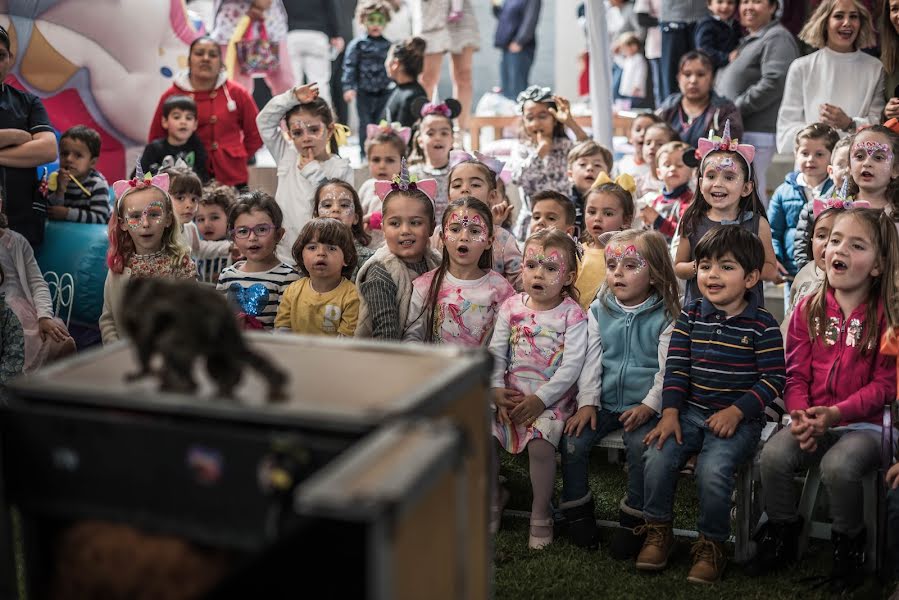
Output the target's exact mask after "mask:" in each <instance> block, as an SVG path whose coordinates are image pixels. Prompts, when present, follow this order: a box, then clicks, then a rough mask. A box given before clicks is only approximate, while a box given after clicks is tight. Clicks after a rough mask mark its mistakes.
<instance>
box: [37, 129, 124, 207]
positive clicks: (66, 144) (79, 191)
mask: <svg viewBox="0 0 899 600" xmlns="http://www.w3.org/2000/svg"><path fill="white" fill-rule="evenodd" d="M98 158H100V134H99V133H97V132H96V131H94V130H93V129H91V128H90V127H85V126H84V125H75V126H74V127H72V128H71V129H69V130H67V131H66V132H65V133H63V134H62V136H61V137H60V138H59V171H57V172H56V177H55V181H54V177H53V176H52V175H51V178H50V182H49V186H48V189H49V190H50V195H49V197H48V198H47V200H48V203H49V206H48V207H47V216H48V217H49V218H50V219H52V220H55V221H74V222H76V223H103V224H104V225H105V224H106V222H107V221H108V220H109V184H108V183H107V182H106V178H105V177H103V175H101V174H100V173H99V172H98V171H97V170H96V169H95V168H94V167H95V166H96V164H97V159H98Z"/></svg>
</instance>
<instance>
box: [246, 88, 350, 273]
mask: <svg viewBox="0 0 899 600" xmlns="http://www.w3.org/2000/svg"><path fill="white" fill-rule="evenodd" d="M282 120H283V121H284V122H285V124H286V125H287V133H288V135H289V136H290V139H291V140H292V141H293V143H290V142H288V141H287V139H286V138H285V137H284V134H283V132H282V130H281V121H282ZM256 125H257V126H258V127H259V134H260V135H261V136H262V140H263V141H264V142H265V147H266V148H268V150H269V152H271V153H272V156H273V157H274V159H275V162H276V163H277V164H278V190H277V192H275V200H276V201H277V202H278V205H280V207H281V212H282V214H283V215H284V231H285V234H284V237H283V238H281V242H280V243H279V244H278V249H277V253H278V258H279V259H280V260H281V262H284V263H287V264H293V260H294V258H293V254H292V252H291V248H292V246H293V243H294V242H295V241H296V239H297V237H298V236H299V233H300V229H302V228H303V225H305V224H306V221H308V220H309V219H311V218H312V208H313V204H312V196H313V194H314V193H315V187H316V186H317V185H318V184H319V183H320V182H321V181H322V180H323V179H329V178H330V179H334V178H337V179H343V180H344V181H348V182H350V183H352V181H353V169H352V168H351V167H350V163H349V161H348V160H346V159H344V158H340V156H338V155H337V143H336V140H335V139H334V132H335V131H336V128H335V124H334V115H333V114H332V113H331V109H330V108H329V107H328V103H327V102H325V101H324V100H323V99H322V98H319V95H318V86H317V85H316V84H314V83H312V84H309V85H303V86H299V87H295V88H294V89H292V90H288V91H286V92H284V93H283V94H280V95H278V96H275V97H274V98H272V99H271V100H270V101H269V102H268V104H266V105H265V108H263V109H262V110H261V111H260V112H259V115H258V116H257V117H256ZM329 148H330V149H329Z"/></svg>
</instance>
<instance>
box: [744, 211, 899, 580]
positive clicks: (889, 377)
mask: <svg viewBox="0 0 899 600" xmlns="http://www.w3.org/2000/svg"><path fill="white" fill-rule="evenodd" d="M824 263H825V276H824V284H823V285H822V286H821V288H820V289H819V290H818V291H817V293H815V295H813V296H808V297H806V298H805V299H804V300H803V301H802V302H800V304H799V306H798V307H797V308H796V311H795V312H794V313H793V317H792V318H791V319H790V328H789V331H788V333H787V339H788V343H787V345H788V348H789V350H788V353H787V386H786V389H785V390H784V401H785V402H786V406H787V409H788V410H789V411H790V417H791V419H792V422H791V424H790V427H788V428H784V429H782V430H780V431H779V432H777V433H776V434H775V435H774V437H772V438H771V439H770V440H768V442H767V443H766V444H765V447H764V449H763V450H762V456H761V474H762V498H763V501H764V503H765V506H766V511H767V513H768V518H769V520H768V524H767V527H766V531H765V532H764V537H763V538H762V540H761V542H760V544H759V551H758V554H757V555H756V557H755V559H754V560H753V562H752V569H751V570H752V572H753V573H762V572H764V573H766V574H767V573H771V572H773V571H776V570H780V569H782V568H784V567H787V566H789V565H790V564H792V563H793V562H795V561H796V560H797V558H798V557H797V555H796V541H797V539H798V537H799V532H800V531H801V529H802V522H801V521H800V520H799V519H798V518H797V516H796V493H795V490H794V487H793V486H794V483H793V477H794V475H795V472H796V471H797V470H799V469H805V468H808V467H810V466H812V465H814V464H820V468H821V479H822V481H823V482H824V485H825V486H826V487H827V491H828V497H829V498H830V512H831V516H832V517H833V525H832V528H831V540H832V541H833V565H832V567H831V576H830V593H831V594H835V595H837V596H839V595H841V594H844V593H847V592H851V591H852V589H853V588H855V587H857V586H858V585H859V584H860V583H861V582H862V581H863V579H864V562H865V538H866V535H867V532H866V531H865V526H864V519H863V509H862V479H863V478H864V476H865V475H866V474H867V473H870V472H871V471H874V470H876V469H878V468H879V467H880V465H881V416H882V414H883V407H884V404H885V403H887V402H892V401H893V400H894V399H895V398H896V362H895V359H893V358H892V357H889V356H886V355H884V354H881V352H880V350H879V348H880V336H881V335H882V334H883V333H884V331H885V330H886V328H887V326H888V324H889V323H895V322H897V317H899V314H897V310H899V306H897V305H896V303H895V297H894V295H895V290H896V289H897V288H896V271H897V269H899V236H897V234H896V229H895V227H894V225H893V223H892V221H891V220H890V219H889V218H887V217H886V215H884V214H883V211H879V210H872V209H865V208H851V209H849V210H845V211H841V212H840V213H839V214H837V215H836V218H835V219H834V223H833V230H832V231H831V233H830V239H829V241H828V242H827V249H826V250H825V252H824ZM870 533H871V534H872V535H873V532H870Z"/></svg>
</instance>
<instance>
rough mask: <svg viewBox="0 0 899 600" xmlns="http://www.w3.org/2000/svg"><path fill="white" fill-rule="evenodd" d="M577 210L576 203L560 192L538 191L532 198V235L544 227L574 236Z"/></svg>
mask: <svg viewBox="0 0 899 600" xmlns="http://www.w3.org/2000/svg"><path fill="white" fill-rule="evenodd" d="M575 211H576V209H575V207H574V203H573V202H572V201H571V200H569V199H568V198H567V197H565V196H563V195H562V194H560V193H559V192H552V191H543V192H537V193H536V194H534V197H533V198H531V221H530V235H534V234H535V233H537V232H538V231H543V230H544V229H558V230H560V231H561V232H562V233H564V234H566V235H568V236H573V235H574V227H575V225H574V223H575V219H576V216H575Z"/></svg>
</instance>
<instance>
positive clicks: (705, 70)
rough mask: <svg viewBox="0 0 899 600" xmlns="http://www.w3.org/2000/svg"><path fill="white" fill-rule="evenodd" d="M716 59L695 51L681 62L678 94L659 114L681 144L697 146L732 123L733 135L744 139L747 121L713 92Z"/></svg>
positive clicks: (675, 94)
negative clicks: (709, 134) (713, 60)
mask: <svg viewBox="0 0 899 600" xmlns="http://www.w3.org/2000/svg"><path fill="white" fill-rule="evenodd" d="M713 72H714V68H713V67H712V59H710V58H709V55H708V54H706V53H705V52H702V51H701V50H691V51H690V52H687V53H686V54H684V55H683V56H682V57H681V59H680V66H679V67H678V70H677V85H678V87H679V88H680V92H675V93H674V94H671V95H670V96H668V97H667V98H666V99H665V101H664V102H662V104H661V106H659V109H658V110H657V111H656V114H657V115H659V116H660V117H661V118H662V120H664V121H665V122H666V123H668V124H669V125H671V127H672V128H673V129H674V131H676V132H677V134H678V135H679V136H680V139H681V141H683V142H686V143H688V144H690V145H691V146H694V147H695V146H696V145H697V144H698V143H699V138H701V137H706V136H707V135H708V133H709V130H710V129H713V130H715V133H717V134H718V135H720V134H721V132H722V131H723V130H724V124H725V123H726V122H727V121H728V120H730V132H731V135H732V136H733V137H735V138H738V139H739V138H742V137H743V121H742V119H741V118H740V111H739V110H737V107H736V106H734V103H733V102H731V101H730V100H728V99H727V98H722V97H721V96H719V95H718V94H716V93H715V92H713V91H712V73H713Z"/></svg>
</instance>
